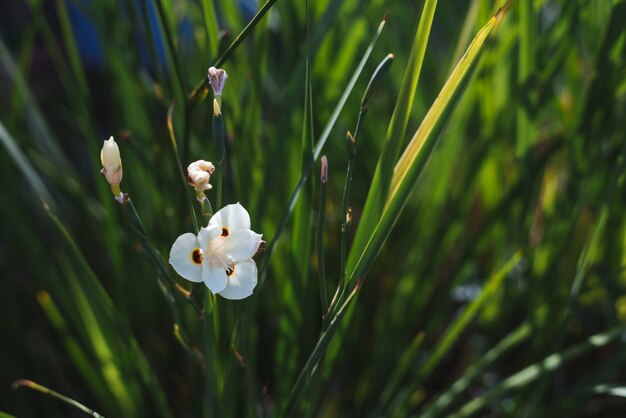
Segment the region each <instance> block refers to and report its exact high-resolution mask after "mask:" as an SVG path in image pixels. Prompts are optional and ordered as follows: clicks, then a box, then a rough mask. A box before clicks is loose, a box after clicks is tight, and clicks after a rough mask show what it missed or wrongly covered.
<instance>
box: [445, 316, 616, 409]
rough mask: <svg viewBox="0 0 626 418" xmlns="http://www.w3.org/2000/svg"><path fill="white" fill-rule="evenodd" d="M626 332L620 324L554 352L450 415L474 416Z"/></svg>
mask: <svg viewBox="0 0 626 418" xmlns="http://www.w3.org/2000/svg"><path fill="white" fill-rule="evenodd" d="M624 332H626V325H619V326H616V327H614V328H611V329H610V330H608V331H606V332H603V333H599V334H595V335H592V336H591V337H589V338H587V339H586V340H585V341H584V342H582V343H580V344H576V345H574V346H571V347H569V348H567V349H565V350H563V351H561V352H558V353H554V354H551V355H549V356H548V357H546V358H544V359H543V360H541V361H539V362H537V363H534V364H532V365H530V366H528V367H526V368H524V369H522V370H520V371H519V372H517V373H515V374H513V375H511V376H509V377H508V378H506V379H505V380H504V381H502V382H501V383H499V384H498V385H497V386H495V387H494V388H493V389H490V390H488V391H487V392H486V393H484V394H482V395H480V396H478V397H477V398H474V399H472V400H471V401H470V402H468V403H466V404H465V405H463V406H462V407H461V408H460V409H459V410H458V411H457V412H455V413H453V414H451V415H449V416H450V417H453V418H463V417H469V416H473V415H475V414H476V413H478V412H479V411H480V410H481V409H483V408H484V407H485V406H486V405H487V404H488V403H489V402H490V401H491V400H492V399H494V398H496V397H497V396H500V395H502V394H504V393H506V392H509V391H511V390H516V389H521V388H523V387H525V386H526V385H529V384H531V383H532V382H534V381H535V380H537V379H538V378H540V377H543V376H544V375H546V374H549V373H552V372H554V371H555V370H557V369H558V368H560V367H561V366H563V364H564V363H565V362H567V361H569V360H573V359H575V358H577V357H580V356H581V355H583V354H585V353H587V352H589V351H592V350H596V349H599V348H602V347H604V346H606V345H607V344H609V343H611V342H613V341H614V340H616V339H618V338H620V337H622V336H623V335H624Z"/></svg>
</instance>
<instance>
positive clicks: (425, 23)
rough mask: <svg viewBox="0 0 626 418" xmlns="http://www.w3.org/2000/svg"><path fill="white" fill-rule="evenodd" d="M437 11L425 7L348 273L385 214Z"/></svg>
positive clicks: (433, 4)
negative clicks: (393, 175)
mask: <svg viewBox="0 0 626 418" xmlns="http://www.w3.org/2000/svg"><path fill="white" fill-rule="evenodd" d="M436 8H437V0H427V1H426V2H425V3H424V8H423V9H422V15H421V17H420V23H419V26H418V28H417V32H416V34H415V39H414V41H413V47H412V49H411V55H410V57H409V62H408V65H407V67H406V70H405V72H404V78H403V80H402V85H401V86H400V93H399V95H398V99H397V100H396V105H395V107H394V112H393V115H392V116H391V121H390V122H389V126H388V127H387V133H386V135H385V140H384V143H383V151H382V155H381V157H380V159H379V160H378V164H377V165H376V170H375V172H374V177H373V179H372V183H371V185H370V188H369V192H368V197H367V200H366V201H365V206H364V208H363V213H362V214H361V218H360V221H359V227H358V229H357V231H356V234H355V237H354V242H353V247H352V250H351V253H350V258H349V259H348V262H347V270H348V271H350V270H351V269H352V268H353V266H354V264H355V262H356V259H355V258H354V257H355V255H354V254H358V253H360V251H362V249H363V247H364V246H365V244H366V243H367V237H369V236H370V234H371V232H372V231H373V228H374V227H375V225H376V220H377V219H378V218H379V217H380V214H381V213H382V210H383V207H384V202H385V199H386V196H387V192H388V188H389V182H390V179H391V170H392V168H393V165H394V163H395V161H396V160H397V158H398V154H399V152H400V147H401V146H402V144H403V139H404V135H405V133H406V128H407V124H408V122H409V116H410V114H411V109H412V108H413V102H414V100H415V93H416V90H417V85H418V82H419V77H420V73H421V70H422V63H423V62H424V55H425V54H426V47H427V45H428V39H429V37H430V29H431V26H432V23H433V19H434V17H435V10H436Z"/></svg>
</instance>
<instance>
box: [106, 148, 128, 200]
mask: <svg viewBox="0 0 626 418" xmlns="http://www.w3.org/2000/svg"><path fill="white" fill-rule="evenodd" d="M100 162H101V163H102V170H101V171H100V174H102V175H103V176H104V177H105V178H106V180H107V182H108V183H109V184H110V185H111V192H112V193H113V196H115V199H116V200H117V201H118V202H120V203H122V202H123V200H124V199H123V198H124V194H123V193H122V192H121V191H120V183H121V182H122V177H123V171H122V159H121V158H120V149H119V148H118V146H117V143H116V142H115V139H113V137H110V138H109V139H108V140H106V141H104V144H102V150H101V151H100Z"/></svg>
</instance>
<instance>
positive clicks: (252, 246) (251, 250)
mask: <svg viewBox="0 0 626 418" xmlns="http://www.w3.org/2000/svg"><path fill="white" fill-rule="evenodd" d="M261 237H262V235H259V234H257V233H256V232H254V231H250V230H249V229H238V230H237V231H235V232H233V233H232V234H230V235H229V236H227V237H226V238H221V237H220V238H219V239H222V240H223V243H222V245H221V246H220V247H219V248H218V249H217V251H218V252H219V253H220V254H222V256H223V257H230V258H232V260H233V261H244V260H248V259H250V258H252V256H253V255H255V254H256V252H257V250H258V249H259V245H260V244H261Z"/></svg>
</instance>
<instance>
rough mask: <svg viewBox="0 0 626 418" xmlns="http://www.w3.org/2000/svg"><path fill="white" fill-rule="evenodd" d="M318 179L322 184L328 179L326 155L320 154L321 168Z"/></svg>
mask: <svg viewBox="0 0 626 418" xmlns="http://www.w3.org/2000/svg"><path fill="white" fill-rule="evenodd" d="M320 179H321V180H322V183H323V184H326V182H327V181H328V158H326V156H325V155H324V156H322V168H321V172H320Z"/></svg>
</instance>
